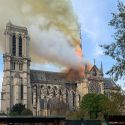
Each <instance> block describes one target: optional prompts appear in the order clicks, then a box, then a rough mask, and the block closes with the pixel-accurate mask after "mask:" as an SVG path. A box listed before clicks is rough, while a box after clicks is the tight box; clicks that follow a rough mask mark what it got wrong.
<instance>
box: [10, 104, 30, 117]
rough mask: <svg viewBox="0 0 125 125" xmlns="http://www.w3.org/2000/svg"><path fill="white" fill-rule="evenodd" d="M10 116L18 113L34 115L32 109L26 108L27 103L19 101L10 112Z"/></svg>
mask: <svg viewBox="0 0 125 125" xmlns="http://www.w3.org/2000/svg"><path fill="white" fill-rule="evenodd" d="M9 115H10V116H18V115H32V111H30V110H29V109H26V108H25V105H23V104H21V103H18V104H15V105H14V106H13V107H12V109H11V111H10V113H9Z"/></svg>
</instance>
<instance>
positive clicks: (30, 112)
mask: <svg viewBox="0 0 125 125" xmlns="http://www.w3.org/2000/svg"><path fill="white" fill-rule="evenodd" d="M21 115H24V116H32V115H33V113H32V111H31V110H29V109H25V110H23V111H22V112H21Z"/></svg>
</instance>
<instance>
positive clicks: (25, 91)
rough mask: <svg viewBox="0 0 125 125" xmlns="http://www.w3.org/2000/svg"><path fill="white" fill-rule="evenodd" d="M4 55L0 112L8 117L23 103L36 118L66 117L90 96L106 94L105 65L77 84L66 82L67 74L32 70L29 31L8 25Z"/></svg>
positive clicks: (87, 71) (86, 70) (91, 70)
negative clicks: (16, 105) (13, 107)
mask: <svg viewBox="0 0 125 125" xmlns="http://www.w3.org/2000/svg"><path fill="white" fill-rule="evenodd" d="M4 35H5V51H4V54H3V61H4V77H3V83H2V92H1V99H2V100H1V109H2V111H3V112H4V113H8V112H9V111H10V109H11V108H12V106H13V105H15V104H17V103H22V104H24V105H25V107H26V108H28V109H30V110H32V111H33V114H34V115H35V116H40V115H42V116H50V115H65V114H66V113H67V111H71V110H77V108H78V107H79V102H80V100H81V98H82V97H83V96H84V95H85V94H87V93H92V92H94V93H102V94H104V91H105V82H104V80H105V79H104V78H103V68H102V65H101V67H100V69H98V68H97V67H96V65H94V66H93V67H92V68H91V69H90V70H89V69H88V66H87V65H86V67H85V71H84V72H85V77H84V78H82V79H80V80H78V81H71V80H67V79H66V74H64V73H57V72H47V71H39V70H31V69H30V62H31V58H30V51H29V46H30V37H29V35H28V31H27V28H25V27H20V26H15V25H13V24H12V23H11V22H9V23H8V24H7V25H6V29H5V32H4Z"/></svg>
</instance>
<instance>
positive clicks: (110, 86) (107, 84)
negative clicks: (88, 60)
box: [104, 78, 119, 89]
mask: <svg viewBox="0 0 125 125" xmlns="http://www.w3.org/2000/svg"><path fill="white" fill-rule="evenodd" d="M114 88H115V89H118V88H119V87H118V86H117V85H116V83H115V82H114V81H113V80H112V79H110V78H104V89H114Z"/></svg>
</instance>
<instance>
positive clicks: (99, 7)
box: [0, 0, 125, 84]
mask: <svg viewBox="0 0 125 125" xmlns="http://www.w3.org/2000/svg"><path fill="white" fill-rule="evenodd" d="M71 1H72V4H73V8H74V11H75V13H76V15H77V16H78V20H79V23H80V25H81V32H82V46H83V55H84V58H85V59H87V60H89V61H90V62H91V63H92V64H93V62H94V58H95V59H96V65H97V66H98V67H100V63H101V61H102V63H103V67H104V72H106V71H107V70H108V69H110V67H111V66H112V65H113V64H114V61H113V60H112V59H111V58H109V57H106V56H104V55H103V52H102V49H101V48H100V47H99V44H105V43H106V44H109V43H110V42H112V41H113V38H112V35H113V33H114V30H113V28H112V27H110V26H108V22H109V21H110V19H111V18H112V15H111V13H112V12H116V11H117V3H118V1H117V0H71ZM122 1H123V2H125V0H122ZM32 67H33V68H37V67H36V66H35V65H32ZM40 67H41V69H43V70H48V69H49V70H55V69H56V70H58V68H56V67H54V66H52V65H47V64H44V65H41V66H40ZM2 76H3V59H2V54H0V83H1V81H2ZM106 77H108V76H106ZM119 83H120V84H123V81H122V80H120V81H119Z"/></svg>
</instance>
